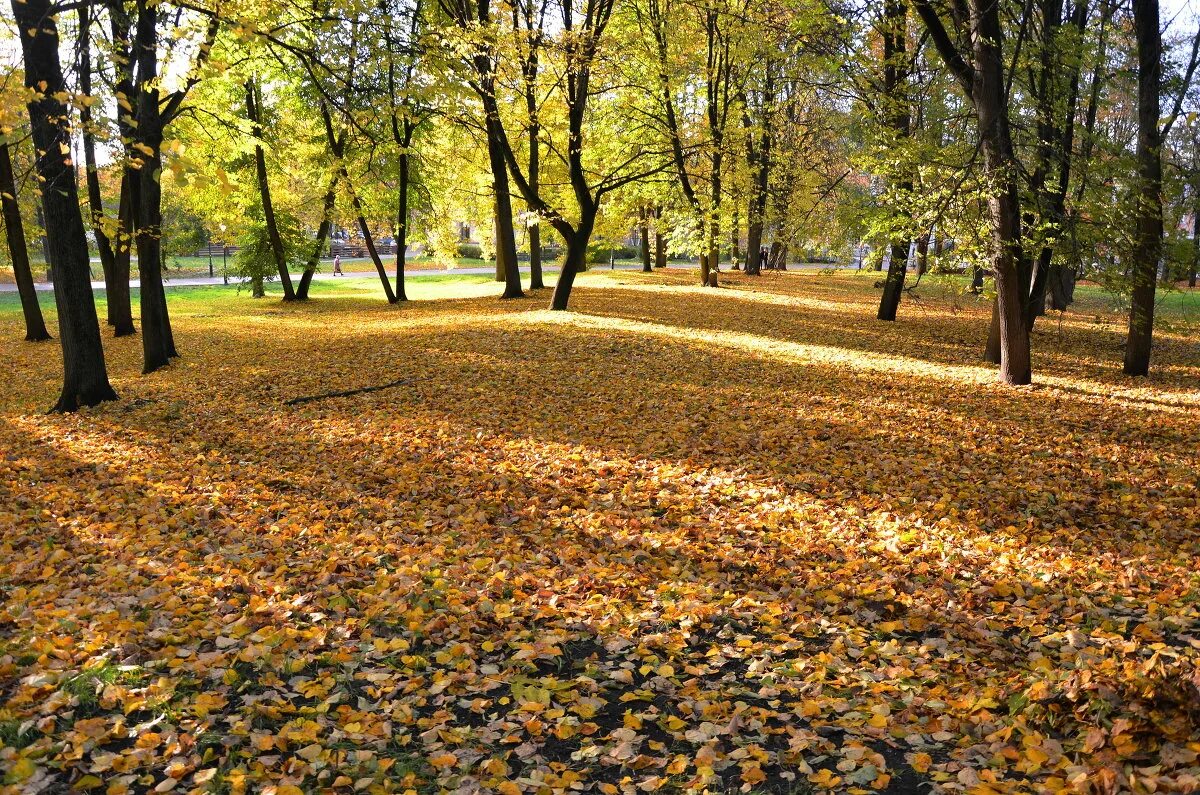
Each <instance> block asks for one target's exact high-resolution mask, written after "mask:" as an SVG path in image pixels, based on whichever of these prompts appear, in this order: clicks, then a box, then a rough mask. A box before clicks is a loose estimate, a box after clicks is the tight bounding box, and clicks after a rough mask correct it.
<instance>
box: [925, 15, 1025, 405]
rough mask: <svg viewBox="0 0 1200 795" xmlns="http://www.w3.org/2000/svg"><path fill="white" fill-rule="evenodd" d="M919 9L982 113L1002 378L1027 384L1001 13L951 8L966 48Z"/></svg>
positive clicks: (950, 66) (1022, 282) (1021, 271)
mask: <svg viewBox="0 0 1200 795" xmlns="http://www.w3.org/2000/svg"><path fill="white" fill-rule="evenodd" d="M914 3H915V6H916V10H917V13H918V14H919V15H920V17H921V20H922V21H923V22H924V24H925V27H926V29H927V30H928V32H929V37H930V39H931V40H932V41H933V43H934V45H935V46H936V47H937V50H938V53H939V54H940V55H941V57H942V60H943V61H944V62H945V64H946V67H947V68H948V69H949V70H950V72H951V73H952V74H954V76H955V78H956V79H957V80H958V83H959V85H960V87H961V89H962V91H963V94H964V95H965V96H966V98H967V100H968V101H969V102H970V104H971V107H972V109H973V111H974V114H975V120H976V124H977V127H978V135H979V146H980V151H981V152H982V154H983V169H984V176H985V177H986V178H987V180H988V182H989V194H990V195H989V196H988V198H987V208H988V220H989V231H990V235H989V237H990V241H989V242H990V249H991V250H990V252H989V253H990V258H991V263H992V271H993V275H994V278H995V280H996V303H995V308H994V310H993V314H994V315H995V317H996V320H997V322H996V324H995V326H996V328H997V330H998V332H999V333H998V335H997V337H998V342H999V345H998V347H999V354H1000V355H999V359H1000V362H999V363H1000V378H1001V380H1003V381H1004V382H1005V383H1008V384H1014V385H1020V384H1028V383H1030V381H1031V380H1032V369H1031V365H1030V350H1029V329H1028V326H1027V325H1026V322H1025V306H1026V296H1027V295H1028V288H1029V276H1030V273H1029V271H1030V268H1029V263H1028V259H1027V257H1026V256H1025V252H1024V250H1023V247H1022V241H1021V198H1020V193H1019V189H1018V185H1017V174H1018V173H1019V163H1018V162H1017V158H1016V153H1015V151H1014V149H1013V142H1012V132H1011V127H1010V122H1009V117H1008V109H1009V103H1008V96H1007V93H1008V92H1007V88H1006V86H1007V82H1006V69H1005V65H1004V50H1003V41H1004V30H1003V27H1002V26H1001V24H1000V7H999V4H998V3H996V2H994V1H993V0H965V2H956V3H954V4H953V5H952V6H951V8H950V10H949V18H950V21H951V23H952V26H953V30H954V31H955V32H956V34H957V38H958V40H959V41H966V42H967V44H966V46H965V48H964V47H963V46H962V45H960V44H959V43H958V42H956V40H955V37H954V36H952V35H951V33H950V29H948V28H947V27H946V24H945V22H944V21H943V20H942V16H941V15H940V14H939V12H938V9H937V8H935V7H934V5H933V4H932V0H914Z"/></svg>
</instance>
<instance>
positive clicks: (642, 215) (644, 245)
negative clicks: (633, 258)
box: [638, 207, 654, 273]
mask: <svg viewBox="0 0 1200 795" xmlns="http://www.w3.org/2000/svg"><path fill="white" fill-rule="evenodd" d="M638 212H639V216H638V233H639V235H640V242H641V255H642V272H643V273H653V272H654V266H653V264H652V263H651V260H650V222H649V221H648V220H647V215H649V213H648V212H647V210H646V208H645V207H642V208H641V209H640V210H639V211H638Z"/></svg>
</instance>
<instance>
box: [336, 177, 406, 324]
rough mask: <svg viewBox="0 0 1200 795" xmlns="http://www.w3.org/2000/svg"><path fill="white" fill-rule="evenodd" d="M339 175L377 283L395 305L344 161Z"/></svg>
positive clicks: (385, 272)
mask: <svg viewBox="0 0 1200 795" xmlns="http://www.w3.org/2000/svg"><path fill="white" fill-rule="evenodd" d="M341 174H342V180H343V181H344V182H345V183H346V187H347V188H348V189H349V190H350V204H351V205H352V206H353V207H354V217H355V220H356V221H357V222H358V231H359V232H360V233H361V234H362V236H363V243H365V244H366V246H367V254H368V255H370V257H371V262H372V263H373V264H374V265H375V272H376V273H377V274H379V281H380V282H381V283H382V284H383V294H384V296H386V297H387V302H388V303H389V304H394V303H396V293H395V292H393V291H392V280H391V279H390V278H388V275H387V270H386V269H385V268H384V267H383V260H382V259H380V257H379V249H377V248H376V247H375V237H374V236H373V235H372V234H371V226H370V224H368V223H367V217H366V215H365V214H364V213H363V207H362V200H361V199H359V198H358V193H357V192H356V191H355V190H354V186H353V184H351V182H350V171H349V170H348V169H347V168H346V164H345V161H343V162H342V168H341Z"/></svg>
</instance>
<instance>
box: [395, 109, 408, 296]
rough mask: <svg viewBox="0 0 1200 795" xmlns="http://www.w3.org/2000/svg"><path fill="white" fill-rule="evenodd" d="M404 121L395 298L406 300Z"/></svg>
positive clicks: (406, 240)
mask: <svg viewBox="0 0 1200 795" xmlns="http://www.w3.org/2000/svg"><path fill="white" fill-rule="evenodd" d="M410 124H411V122H408V121H405V122H404V125H405V133H406V135H405V138H406V140H405V142H404V146H403V148H402V149H401V150H400V190H399V194H400V195H399V196H398V198H397V202H396V204H397V207H396V300H397V301H407V300H408V293H407V292H405V289H404V265H405V260H406V258H407V257H408V178H409V177H408V170H409V160H408V158H409V154H408V147H409V145H410V144H411V143H412V133H411V132H410V129H409V125H410Z"/></svg>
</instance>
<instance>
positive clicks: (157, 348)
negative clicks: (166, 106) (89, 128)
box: [134, 0, 178, 373]
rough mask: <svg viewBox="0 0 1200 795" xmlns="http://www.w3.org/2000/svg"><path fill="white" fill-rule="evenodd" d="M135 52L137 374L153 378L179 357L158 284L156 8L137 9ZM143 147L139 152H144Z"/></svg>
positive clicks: (159, 171) (159, 204) (160, 139)
mask: <svg viewBox="0 0 1200 795" xmlns="http://www.w3.org/2000/svg"><path fill="white" fill-rule="evenodd" d="M135 42H136V46H135V48H134V50H135V54H136V57H137V63H138V83H139V86H140V88H139V95H138V101H137V139H138V143H140V144H141V145H142V146H141V147H139V153H140V157H141V161H142V164H141V167H140V168H139V169H138V171H137V182H138V193H137V198H138V201H137V207H136V214H137V215H136V217H137V233H136V236H135V239H136V241H137V253H138V279H139V282H140V285H141V290H140V293H141V302H140V303H141V308H142V372H143V373H152V372H154V371H155V370H158V369H160V368H162V367H166V366H167V365H168V364H170V362H171V359H172V358H173V357H175V356H177V355H178V352H177V351H176V350H175V338H174V335H173V334H172V331H171V318H170V315H169V313H168V311H167V297H166V291H165V290H164V289H163V283H162V185H161V184H160V182H159V178H160V176H161V174H162V142H163V123H162V114H161V103H160V97H159V90H158V6H157V5H154V6H150V5H148V4H147V3H146V2H144V0H139V3H138V19H137V33H136V35H135ZM143 147H144V148H143Z"/></svg>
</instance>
